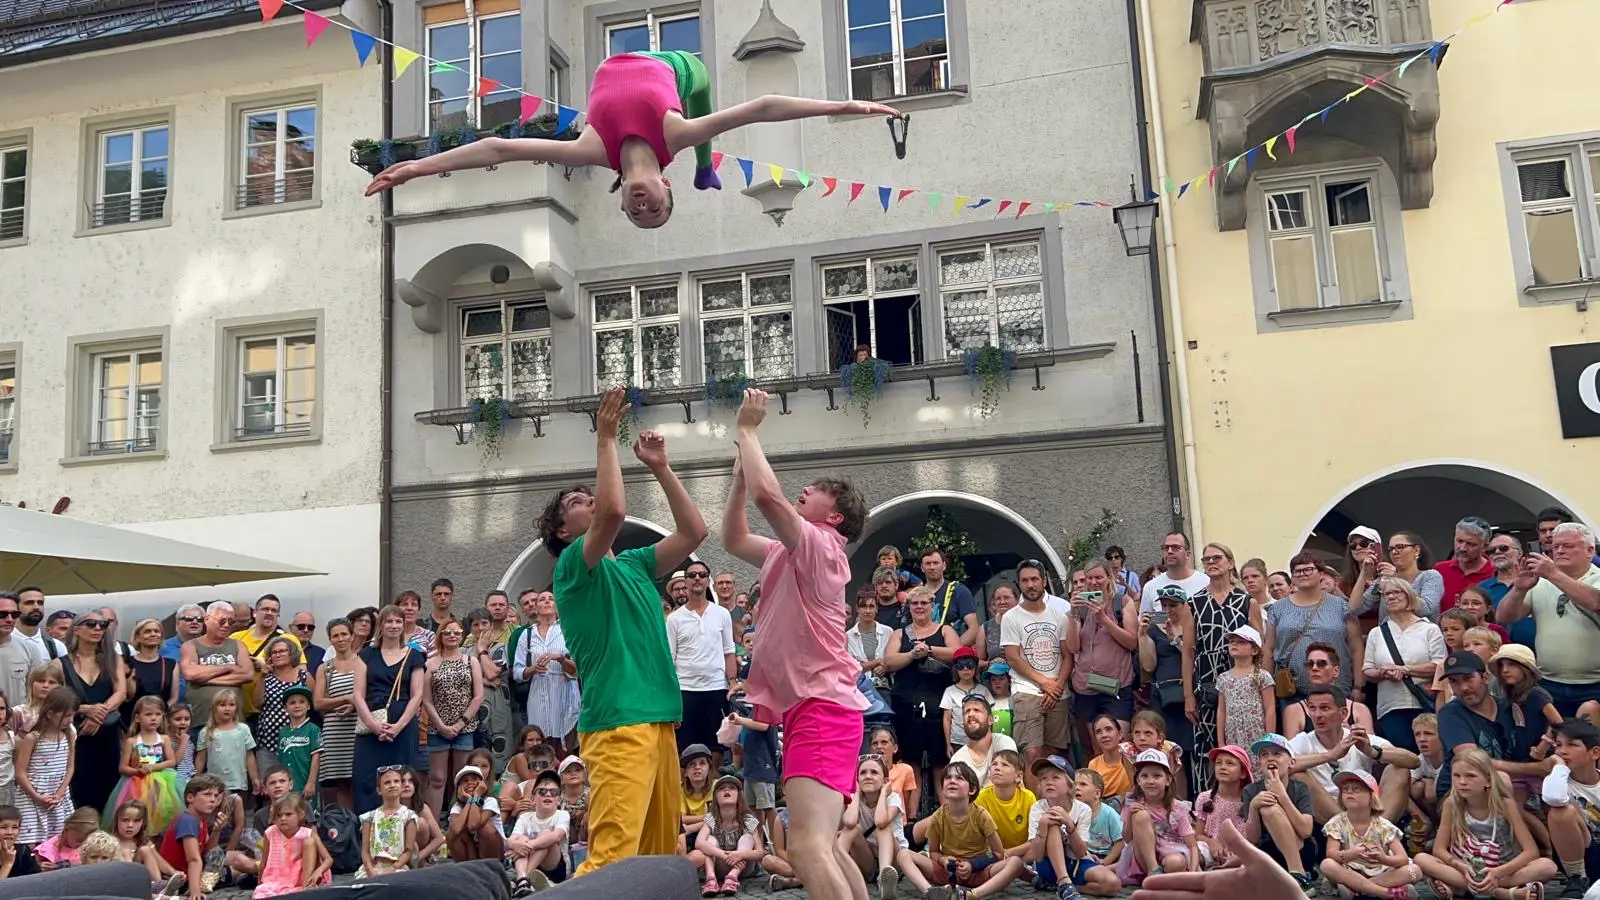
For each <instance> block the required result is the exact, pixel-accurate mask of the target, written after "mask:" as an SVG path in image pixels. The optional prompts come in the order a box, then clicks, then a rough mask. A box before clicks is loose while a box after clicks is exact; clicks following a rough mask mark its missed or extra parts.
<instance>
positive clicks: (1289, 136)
mask: <svg viewBox="0 0 1600 900" xmlns="http://www.w3.org/2000/svg"><path fill="white" fill-rule="evenodd" d="M1299 130H1300V126H1299V125H1292V126H1290V127H1289V130H1288V131H1285V132H1284V133H1283V139H1284V140H1285V141H1287V142H1288V143H1289V152H1290V153H1293V152H1294V133H1295V132H1296V131H1299Z"/></svg>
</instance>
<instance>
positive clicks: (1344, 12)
mask: <svg viewBox="0 0 1600 900" xmlns="http://www.w3.org/2000/svg"><path fill="white" fill-rule="evenodd" d="M1323 14H1324V15H1325V16H1326V18H1325V19H1324V27H1325V28H1326V30H1327V34H1328V41H1329V42H1330V43H1336V44H1377V43H1378V14H1377V11H1376V10H1374V9H1373V0H1323Z"/></svg>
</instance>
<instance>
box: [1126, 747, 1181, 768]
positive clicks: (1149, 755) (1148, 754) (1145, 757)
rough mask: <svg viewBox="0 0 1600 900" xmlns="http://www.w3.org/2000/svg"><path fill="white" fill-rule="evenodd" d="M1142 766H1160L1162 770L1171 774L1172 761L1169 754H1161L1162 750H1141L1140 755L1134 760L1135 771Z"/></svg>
mask: <svg viewBox="0 0 1600 900" xmlns="http://www.w3.org/2000/svg"><path fill="white" fill-rule="evenodd" d="M1140 766H1160V767H1161V768H1163V769H1166V770H1167V771H1168V772H1171V771H1172V760H1170V759H1168V758H1167V754H1165V753H1163V752H1161V751H1160V750H1155V749H1150V750H1141V751H1139V755H1138V756H1135V757H1134V758H1133V767H1134V769H1138V768H1139V767H1140Z"/></svg>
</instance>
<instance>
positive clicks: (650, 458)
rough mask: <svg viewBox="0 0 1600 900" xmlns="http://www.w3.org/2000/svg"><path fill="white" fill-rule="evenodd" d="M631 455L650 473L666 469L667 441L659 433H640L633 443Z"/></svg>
mask: <svg viewBox="0 0 1600 900" xmlns="http://www.w3.org/2000/svg"><path fill="white" fill-rule="evenodd" d="M633 455H634V456H636V457H638V458H639V462H642V463H644V464H645V465H646V466H648V467H649V468H650V469H651V470H652V471H655V470H658V469H665V468H666V467H667V439H666V438H665V437H664V436H663V435H662V434H661V432H659V431H641V432H639V439H638V440H636V441H634V442H633Z"/></svg>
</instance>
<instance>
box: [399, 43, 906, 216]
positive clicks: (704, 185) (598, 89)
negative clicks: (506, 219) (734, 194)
mask: <svg viewBox="0 0 1600 900" xmlns="http://www.w3.org/2000/svg"><path fill="white" fill-rule="evenodd" d="M899 115H900V113H899V111H898V110H896V109H894V108H893V107H890V106H885V105H883V104H882V103H871V102H868V101H864V100H844V101H834V100H808V99H805V98H802V97H783V96H778V95H770V96H766V97H761V98H758V99H755V100H748V101H746V102H744V103H740V104H739V105H737V106H731V107H729V108H727V109H724V110H720V111H718V112H712V111H711V82H710V79H709V78H708V77H707V75H706V67H705V65H704V64H703V63H701V62H700V59H699V57H696V56H695V55H694V54H692V53H685V52H683V51H681V50H672V51H667V52H663V53H620V54H617V55H616V56H612V57H610V58H608V59H607V60H606V61H605V62H603V63H601V64H600V68H599V69H597V70H596V71H595V73H594V84H593V85H592V86H591V87H590V88H589V124H588V127H586V128H585V129H584V130H583V134H581V135H579V136H578V139H577V140H575V141H558V140H550V139H545V138H514V139H505V138H485V139H484V140H481V141H476V142H474V143H471V144H467V145H466V146H463V147H457V148H455V149H454V150H446V151H445V152H443V153H440V154H438V155H436V156H430V157H427V158H426V159H418V160H411V161H408V162H401V163H395V164H394V165H392V166H390V167H389V168H387V169H384V170H383V171H382V172H379V173H378V176H377V177H376V178H374V179H372V183H371V184H369V185H367V196H369V197H370V196H372V195H373V194H376V193H378V192H380V191H386V190H389V189H390V188H392V187H394V186H395V185H399V184H405V183H406V182H408V181H410V180H411V179H413V178H419V177H421V176H423V175H439V174H443V173H445V172H454V171H456V170H458V169H482V168H487V167H489V166H493V165H499V164H500V163H504V162H514V161H519V160H520V161H523V162H539V163H554V164H556V165H560V166H571V167H573V168H577V167H579V166H607V167H609V168H611V169H612V170H614V171H615V172H616V173H617V181H616V183H615V184H613V185H612V187H611V189H612V190H613V191H616V190H619V189H620V190H621V191H622V211H623V212H624V213H625V214H627V216H628V218H629V219H630V220H631V221H632V222H633V224H635V225H637V226H639V227H640V228H660V227H661V226H662V225H665V224H666V223H667V220H668V219H670V218H672V182H671V181H669V180H668V179H667V177H666V175H665V174H664V173H663V172H662V170H663V169H665V168H666V167H667V166H668V165H669V164H671V162H672V159H673V157H675V156H677V155H678V153H679V152H681V151H682V150H684V149H685V148H688V147H693V148H695V173H694V186H695V187H696V188H698V189H700V190H702V191H707V190H721V189H722V182H721V180H720V179H718V178H717V172H716V169H714V168H713V167H712V164H711V139H712V138H714V137H716V136H718V135H720V134H724V133H726V132H729V131H732V130H734V129H735V128H740V127H742V126H745V125H751V124H754V123H757V122H787V121H791V120H793V119H809V118H813V117H816V116H899Z"/></svg>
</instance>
